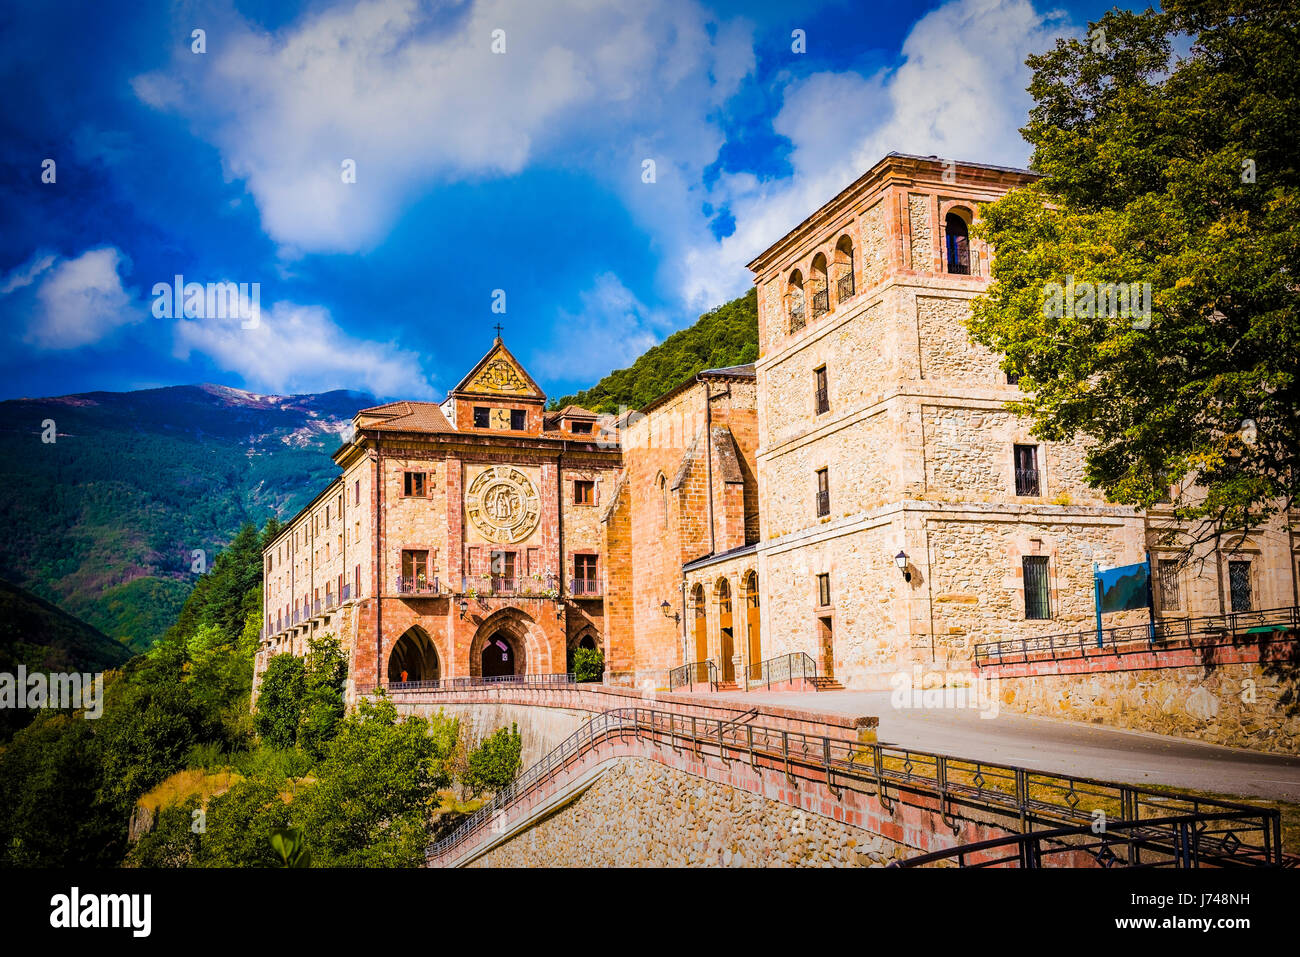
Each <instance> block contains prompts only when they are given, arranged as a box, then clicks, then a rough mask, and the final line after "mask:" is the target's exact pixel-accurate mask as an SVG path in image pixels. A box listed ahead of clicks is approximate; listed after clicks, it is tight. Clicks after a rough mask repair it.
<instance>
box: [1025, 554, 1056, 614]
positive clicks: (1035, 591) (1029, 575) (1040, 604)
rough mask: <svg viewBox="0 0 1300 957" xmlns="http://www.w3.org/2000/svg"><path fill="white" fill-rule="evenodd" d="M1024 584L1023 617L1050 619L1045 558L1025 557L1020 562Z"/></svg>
mask: <svg viewBox="0 0 1300 957" xmlns="http://www.w3.org/2000/svg"><path fill="white" fill-rule="evenodd" d="M1020 562H1021V571H1022V575H1023V577H1024V584H1025V617H1026V618H1031V619H1032V618H1051V617H1052V606H1051V590H1050V588H1049V586H1048V582H1047V556H1046V555H1026V556H1024V557H1023V558H1021V560H1020Z"/></svg>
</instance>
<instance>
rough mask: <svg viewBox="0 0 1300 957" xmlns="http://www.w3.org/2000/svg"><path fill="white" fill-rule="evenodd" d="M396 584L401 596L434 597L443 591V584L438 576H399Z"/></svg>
mask: <svg viewBox="0 0 1300 957" xmlns="http://www.w3.org/2000/svg"><path fill="white" fill-rule="evenodd" d="M395 584H396V586H397V594H399V595H430V596H433V595H437V594H438V593H439V592H440V591H441V584H440V582H439V581H438V576H436V575H435V576H434V577H433V578H429V577H428V576H426V575H409V576H407V575H399V576H398V577H397V581H396V583H395Z"/></svg>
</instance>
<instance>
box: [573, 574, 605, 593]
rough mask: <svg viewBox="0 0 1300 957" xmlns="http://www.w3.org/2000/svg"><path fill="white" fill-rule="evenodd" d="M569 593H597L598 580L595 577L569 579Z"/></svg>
mask: <svg viewBox="0 0 1300 957" xmlns="http://www.w3.org/2000/svg"><path fill="white" fill-rule="evenodd" d="M569 594H570V595H598V594H600V581H599V580H598V579H595V578H574V579H571V580H570V581H569Z"/></svg>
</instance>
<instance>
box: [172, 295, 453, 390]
mask: <svg viewBox="0 0 1300 957" xmlns="http://www.w3.org/2000/svg"><path fill="white" fill-rule="evenodd" d="M173 351H174V354H175V356H176V357H177V358H178V359H189V358H190V356H191V354H192V353H195V352H199V353H202V354H203V355H206V356H207V357H208V358H210V359H211V360H212V361H213V362H214V363H215V364H216V365H217V366H219V367H220V368H222V369H224V370H226V371H228V372H234V373H236V374H238V375H239V376H241V377H242V379H243V381H244V383H245V385H246V386H248V387H249V388H251V389H254V390H256V391H260V392H277V393H302V392H326V391H329V390H330V389H357V390H366V391H369V392H371V393H372V394H374V395H376V396H379V397H394V396H396V397H401V398H406V399H431V398H433V397H434V393H433V386H432V384H431V383H430V382H429V380H428V378H427V377H426V376H425V375H424V373H423V372H422V371H421V369H420V359H419V356H418V355H417V354H416V353H414V352H411V351H409V350H405V349H401V348H399V347H398V346H397V345H396V344H394V343H391V342H388V343H383V342H375V341H373V340H368V339H357V338H355V337H353V336H350V335H348V334H347V333H346V332H344V331H343V330H342V329H341V328H339V326H338V325H337V324H336V323H335V322H334V320H333V319H332V318H331V317H330V315H329V312H328V311H327V310H326V309H324V308H323V307H321V306H303V305H298V304H296V303H292V302H278V303H276V304H275V305H274V306H273V307H272V308H271V309H270V310H265V309H264V310H262V313H261V319H260V322H259V323H258V325H257V326H255V327H254V328H251V329H245V328H243V325H242V324H241V322H240V321H239V320H238V319H234V320H219V319H183V320H179V321H177V322H176V324H175V340H174V349H173Z"/></svg>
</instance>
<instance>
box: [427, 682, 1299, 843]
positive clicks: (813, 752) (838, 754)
mask: <svg viewBox="0 0 1300 957" xmlns="http://www.w3.org/2000/svg"><path fill="white" fill-rule="evenodd" d="M742 717H743V716H742ZM628 735H631V736H632V737H633V738H636V739H641V740H649V741H650V742H652V743H655V744H662V745H668V746H670V747H672V748H673V749H674V750H678V749H680V748H682V747H683V746H686V747H689V748H690V749H691V750H692V751H694V752H695V754H696V755H697V756H705V755H709V756H713V755H716V756H718V757H720V758H722V759H724V760H731V759H732V758H738V759H741V760H748V762H749V764H750V766H751V767H754V768H766V769H769V770H780V771H782V772H783V773H784V774H785V775H786V777H787V779H788V780H790V781H791V782H792V783H793V782H794V781H795V779H796V778H803V779H805V780H809V781H814V782H817V783H824V784H825V785H826V786H828V787H829V788H831V789H832V790H835V789H844V790H852V791H855V792H858V793H863V794H868V795H878V796H879V799H880V802H881V804H882V805H884V806H885V808H886V809H892V807H893V806H894V804H895V802H896V801H898V800H899V799H900V796H901V794H902V792H904V791H906V792H908V793H911V794H917V795H922V796H925V797H928V798H930V799H934V798H937V799H938V802H939V807H940V810H941V813H943V814H944V815H945V820H948V817H947V815H949V814H951V813H952V812H953V811H954V810H955V809H956V808H957V807H959V806H962V807H970V808H976V809H979V810H980V811H981V812H983V813H988V812H993V813H995V814H1000V815H1002V816H1003V817H1006V818H1008V819H1009V820H1010V819H1014V820H1015V821H1016V822H1017V823H1016V825H1015V826H1018V827H1019V828H1020V829H1021V830H1022V831H1024V832H1031V831H1032V830H1033V828H1034V826H1035V825H1036V824H1038V823H1043V822H1046V823H1050V824H1053V825H1056V826H1063V827H1066V828H1068V829H1071V830H1079V829H1082V828H1088V829H1090V828H1091V824H1092V822H1093V820H1094V814H1093V812H1094V811H1095V810H1101V811H1103V812H1104V813H1106V814H1107V816H1108V817H1109V818H1111V819H1114V820H1120V821H1132V822H1142V821H1146V822H1152V821H1156V820H1159V819H1161V818H1166V817H1170V816H1180V815H1181V816H1188V817H1189V818H1195V819H1196V820H1197V821H1199V822H1210V821H1213V820H1237V819H1241V820H1246V821H1252V820H1261V821H1262V823H1263V828H1262V840H1261V841H1259V842H1258V843H1252V838H1251V835H1253V834H1254V833H1255V832H1256V831H1260V830H1261V828H1260V827H1255V826H1252V827H1247V828H1244V829H1243V830H1242V831H1241V834H1244V835H1245V836H1246V839H1244V840H1243V838H1242V837H1241V836H1239V834H1238V832H1237V831H1234V830H1227V831H1221V832H1212V833H1211V837H1213V838H1214V839H1215V840H1217V841H1221V842H1222V846H1224V847H1226V846H1228V845H1237V846H1240V847H1242V848H1243V850H1244V853H1240V854H1235V855H1234V856H1233V858H1232V859H1231V860H1230V861H1229V863H1232V864H1244V865H1264V866H1281V865H1282V864H1283V863H1284V860H1294V858H1287V857H1286V856H1285V855H1284V854H1283V851H1282V843H1281V812H1280V811H1278V810H1277V809H1270V808H1256V807H1251V806H1249V805H1245V804H1239V803H1236V802H1233V801H1224V800H1220V799H1217V798H1207V797H1203V796H1201V795H1198V794H1184V793H1179V792H1171V791H1153V790H1151V789H1148V788H1143V787H1139V786H1136V785H1128V784H1112V783H1110V782H1106V781H1098V780H1095V779H1091V778H1079V777H1073V776H1070V775H1066V774H1057V773H1051V772H1045V771H1035V770H1030V769H1027V768H1021V767H1015V766H1012V765H1000V764H990V763H987V762H983V761H969V760H966V759H963V758H956V757H951V756H948V755H942V754H934V753H931V752H927V751H917V750H914V749H911V748H901V747H894V746H890V745H882V744H872V743H866V742H859V741H849V740H845V739H843V738H833V737H830V736H827V735H818V734H813V733H809V732H802V731H791V730H789V729H776V728H770V727H765V726H761V725H754V724H749V723H745V724H737V723H736V721H735V719H734V718H730V719H723V718H705V717H700V716H699V715H695V714H689V715H687V714H679V713H676V712H665V711H659V710H655V709H653V708H643V707H630V708H616V709H613V710H610V711H605V712H603V713H601V714H598V715H596V716H594V717H593V718H592V719H591V720H590V721H588V722H587V723H586V724H585V725H583V726H582V727H581V728H579V729H578V730H577V731H575V732H574V733H573V734H571V735H570V736H569V737H568V738H566V739H565V740H564V741H562V742H561V743H560V744H559V745H557V746H556V747H555V748H553V749H552V750H551V751H549V752H548V753H547V754H546V755H545V756H544V757H543V758H542V759H541V760H540V761H538V762H537V763H536V764H534V765H533V766H532V767H530V768H528V770H526V771H525V772H524V773H523V774H521V775H520V776H519V777H518V778H516V779H515V781H513V782H512V783H511V784H509V785H508V786H507V787H505V788H503V789H501V790H500V791H498V792H497V793H496V794H494V795H493V797H492V799H491V800H490V801H488V802H487V803H486V804H485V805H483V806H482V807H481V808H480V809H479V810H478V811H476V812H475V813H474V814H473V815H472V816H471V817H470V818H468V819H467V820H466V821H465V822H464V823H463V824H461V826H460V827H458V828H457V829H456V830H455V831H453V832H452V833H451V834H450V835H448V836H447V837H446V838H444V839H442V840H441V841H438V842H436V843H434V844H431V845H430V846H429V847H428V848H427V849H426V854H427V856H428V858H430V859H436V858H439V857H442V856H443V855H445V854H446V853H448V852H449V851H451V850H454V849H455V848H456V847H458V846H460V845H461V844H463V843H464V842H466V841H467V840H469V839H470V838H472V837H473V836H474V835H475V834H477V833H478V832H479V831H480V830H482V829H483V828H484V827H486V826H488V824H489V822H491V821H493V820H495V819H496V818H497V815H500V814H504V812H505V810H506V808H508V807H510V806H511V805H513V804H515V803H516V802H518V801H520V800H522V799H524V798H525V797H527V796H528V795H529V794H531V793H532V792H533V791H534V790H535V789H536V788H538V787H540V786H541V785H542V784H544V783H545V782H546V781H547V780H549V779H551V778H553V777H555V776H556V775H558V774H559V773H560V772H561V771H563V770H564V769H565V768H567V767H569V766H570V765H571V764H572V763H573V762H574V761H575V760H577V759H578V758H580V757H582V756H583V755H584V754H587V753H589V752H591V751H593V750H595V749H596V748H598V747H599V746H600V745H601V744H602V743H603V742H605V741H606V740H610V739H612V738H618V739H619V740H620V741H625V740H626V738H627V736H628ZM891 789H892V790H893V791H894V792H895V793H894V795H893V796H892V797H891V796H890V795H889V794H888V792H889V790H891ZM891 813H892V811H891ZM1207 828H1208V823H1207V824H1206V827H1203V828H1202V831H1206V830H1207ZM1040 833H1041V832H1040ZM1143 841H1144V842H1146V843H1147V844H1150V845H1151V846H1152V847H1153V848H1155V847H1165V848H1166V849H1167V850H1168V851H1169V852H1170V853H1175V852H1177V851H1178V850H1179V848H1178V847H1177V846H1176V845H1174V844H1173V843H1172V842H1171V841H1170V840H1169V838H1168V835H1164V834H1162V833H1160V832H1159V831H1158V830H1157V831H1156V832H1155V833H1152V834H1144V835H1143ZM1197 860H1198V861H1199V860H1200V859H1199V858H1198V859H1197Z"/></svg>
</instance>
